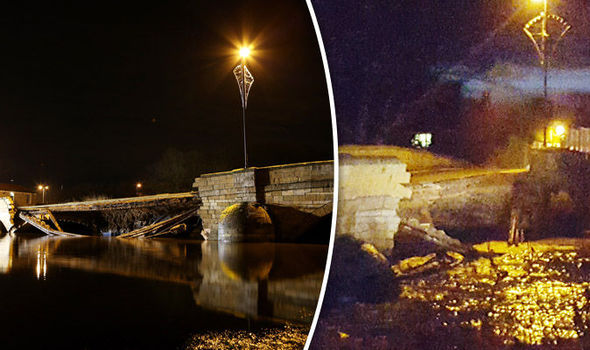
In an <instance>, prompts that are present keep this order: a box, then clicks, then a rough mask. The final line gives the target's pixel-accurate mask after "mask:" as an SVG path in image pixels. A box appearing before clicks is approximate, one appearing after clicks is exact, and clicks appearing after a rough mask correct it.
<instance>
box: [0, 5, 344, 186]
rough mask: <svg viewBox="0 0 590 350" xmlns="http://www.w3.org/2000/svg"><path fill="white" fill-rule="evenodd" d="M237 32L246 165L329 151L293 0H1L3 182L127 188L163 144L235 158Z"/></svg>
mask: <svg viewBox="0 0 590 350" xmlns="http://www.w3.org/2000/svg"><path fill="white" fill-rule="evenodd" d="M246 40H247V41H249V42H253V44H254V59H253V60H250V61H249V68H250V71H251V72H252V73H253V75H254V78H255V82H254V85H253V87H252V90H251V92H250V97H249V103H248V111H247V129H248V153H249V160H250V161H249V165H250V166H263V165H274V164H281V163H289V162H298V161H308V160H325V159H332V157H333V156H332V137H331V135H332V129H331V118H330V109H329V102H328V94H327V88H326V82H325V74H324V69H323V63H322V60H321V56H320V52H319V49H318V47H319V46H318V43H317V39H316V34H315V31H314V28H313V25H312V22H311V17H310V15H309V11H308V9H307V5H306V3H305V2H304V1H301V0H292V1H286V0H281V1H277V2H268V1H166V2H158V3H151V2H149V1H148V2H146V1H104V0H101V1H51V2H45V3H41V4H38V3H31V2H22V3H21V2H10V4H9V5H7V4H4V5H3V7H2V11H1V13H0V42H1V43H2V55H1V56H0V67H1V68H0V69H1V74H0V82H1V84H0V87H1V91H0V130H1V131H2V151H0V182H9V181H10V180H14V183H15V184H20V185H25V186H30V187H32V186H34V185H35V184H38V183H41V182H43V183H49V184H50V185H51V186H52V189H55V190H57V189H58V188H59V189H61V188H62V187H63V188H64V191H66V192H68V190H70V191H69V192H68V193H69V195H72V192H75V189H80V191H90V192H95V193H101V192H107V193H105V194H125V193H124V192H125V190H124V189H125V188H129V189H132V188H133V186H134V184H135V181H138V180H143V181H146V178H149V176H150V169H151V167H152V166H153V164H154V163H156V162H157V161H158V160H159V159H161V157H162V155H163V154H164V153H165V152H166V151H167V150H170V149H174V150H176V151H177V152H180V153H183V152H184V153H188V152H192V153H191V154H192V155H193V157H194V155H195V154H197V155H198V156H197V158H198V159H199V166H198V168H199V171H201V172H209V171H219V170H230V169H234V168H240V167H243V148H242V129H241V128H242V124H241V105H240V98H239V92H238V86H237V83H236V81H235V78H234V76H233V74H232V69H233V68H234V66H235V65H236V64H238V60H237V56H236V54H235V48H236V45H239V43H241V42H243V41H246ZM194 175H195V176H196V175H198V174H194ZM190 182H191V179H187V183H188V184H190ZM146 185H149V184H146ZM187 190H188V188H187ZM148 191H149V190H148ZM108 192H111V193H108ZM74 194H76V193H74ZM76 195H77V194H76Z"/></svg>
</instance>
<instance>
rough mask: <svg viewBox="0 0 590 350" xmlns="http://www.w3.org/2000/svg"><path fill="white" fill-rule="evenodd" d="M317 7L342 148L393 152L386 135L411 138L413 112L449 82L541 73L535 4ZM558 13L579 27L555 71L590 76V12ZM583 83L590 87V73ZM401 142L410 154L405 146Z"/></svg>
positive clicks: (569, 8) (501, 0) (572, 4)
mask: <svg viewBox="0 0 590 350" xmlns="http://www.w3.org/2000/svg"><path fill="white" fill-rule="evenodd" d="M313 4H314V9H315V11H316V15H317V17H318V22H319V25H320V30H321V32H322V36H323V40H324V45H325V47H326V53H327V56H328V64H329V66H330V74H331V77H332V84H333V87H334V97H335V104H336V116H337V127H338V141H339V143H341V144H349V143H388V142H392V140H391V139H388V135H384V133H387V132H390V131H395V130H396V129H400V128H404V127H405V125H406V123H405V120H404V112H405V111H407V110H410V109H412V108H414V107H415V106H416V105H420V104H424V103H427V101H428V100H429V95H431V94H433V92H434V91H436V86H437V84H439V83H440V77H441V76H443V75H445V74H447V73H453V74H456V75H457V74H458V75H459V81H460V82H461V83H463V82H466V81H470V80H485V79H486V78H487V77H489V76H490V72H494V70H493V69H494V67H498V66H499V65H518V66H519V67H538V58H537V55H536V53H535V51H534V49H533V46H532V43H531V42H530V41H529V39H528V38H527V37H526V36H525V35H524V32H523V31H522V26H523V25H524V24H525V23H526V22H528V20H529V19H531V18H532V17H534V16H535V15H537V14H538V13H539V11H540V10H541V8H542V5H536V6H534V5H531V2H530V1H529V0H518V1H517V0H485V1H484V0H445V1H441V0H427V1H415V0H399V1H390V0H361V1H356V0H354V1H352V0H350V1H328V0H314V1H313ZM549 6H550V11H551V12H554V13H558V14H559V15H561V16H562V17H565V18H566V20H567V21H568V22H569V23H570V24H572V26H573V29H572V30H571V32H570V33H568V35H567V36H566V37H565V39H564V40H563V41H562V42H561V43H560V46H559V49H558V50H557V54H556V57H555V59H554V61H553V66H554V67H555V68H560V69H563V70H566V71H567V70H576V69H578V70H579V69H581V68H587V67H588V66H590V2H588V1H586V0H560V1H557V0H549ZM566 73H567V72H566ZM582 73H584V74H585V76H586V78H587V80H588V81H590V79H588V78H589V77H590V71H587V70H586V71H583V72H582ZM492 75H493V74H492ZM563 76H564V77H567V76H571V74H563ZM578 76H579V74H578ZM538 79H539V82H540V81H541V80H540V79H541V78H540V77H539V78H538ZM575 80H578V79H577V78H574V79H570V80H569V82H570V83H571V82H573V81H575ZM553 83H559V82H557V81H556V80H554V81H553ZM567 83H568V82H567V81H566V82H565V83H564V84H567ZM561 88H562V90H567V86H565V87H563V86H562V87H561ZM587 90H589V91H590V87H588V89H587ZM392 125H393V126H392ZM398 141H399V143H400V144H407V140H405V139H404V140H398ZM393 142H394V143H395V140H393Z"/></svg>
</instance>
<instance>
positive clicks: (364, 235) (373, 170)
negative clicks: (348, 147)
mask: <svg viewBox="0 0 590 350" xmlns="http://www.w3.org/2000/svg"><path fill="white" fill-rule="evenodd" d="M339 177H340V178H339V180H340V182H339V192H338V219H337V226H336V233H337V234H338V235H350V236H352V237H354V238H356V239H359V240H362V241H364V242H368V243H371V244H373V245H374V246H375V247H377V249H379V250H389V249H392V248H393V242H394V241H393V238H394V234H395V233H396V232H397V229H398V226H399V223H400V218H399V216H398V213H397V208H398V204H399V201H400V200H401V199H403V198H409V197H410V195H411V190H410V189H409V188H407V187H406V185H405V184H408V183H409V181H410V173H409V172H407V171H406V165H405V164H404V163H402V162H401V161H399V160H398V159H397V158H394V157H354V156H351V155H349V154H340V175H339Z"/></svg>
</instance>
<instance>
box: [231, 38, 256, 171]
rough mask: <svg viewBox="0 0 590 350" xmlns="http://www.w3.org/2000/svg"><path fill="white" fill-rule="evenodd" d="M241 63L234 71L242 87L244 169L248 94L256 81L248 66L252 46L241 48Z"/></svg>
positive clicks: (245, 163)
mask: <svg viewBox="0 0 590 350" xmlns="http://www.w3.org/2000/svg"><path fill="white" fill-rule="evenodd" d="M239 54H240V57H241V60H242V62H241V64H239V65H237V66H236V67H235V68H234V70H233V72H234V76H235V77H236V80H237V82H238V86H239V88H240V97H241V100H242V133H243V135H244V169H246V168H247V167H248V151H247V146H246V107H247V106H248V94H249V92H250V88H251V87H252V84H253V83H254V77H253V76H252V74H251V73H250V71H249V70H248V67H247V66H246V58H247V57H248V56H250V48H249V47H247V46H245V47H242V48H241V49H240V52H239Z"/></svg>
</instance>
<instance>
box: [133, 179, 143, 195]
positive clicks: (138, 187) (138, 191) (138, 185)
mask: <svg viewBox="0 0 590 350" xmlns="http://www.w3.org/2000/svg"><path fill="white" fill-rule="evenodd" d="M142 188H143V184H142V183H141V182H138V183H136V184H135V194H136V195H137V196H140V195H141V189H142Z"/></svg>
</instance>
